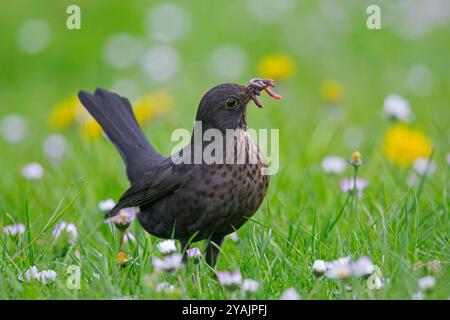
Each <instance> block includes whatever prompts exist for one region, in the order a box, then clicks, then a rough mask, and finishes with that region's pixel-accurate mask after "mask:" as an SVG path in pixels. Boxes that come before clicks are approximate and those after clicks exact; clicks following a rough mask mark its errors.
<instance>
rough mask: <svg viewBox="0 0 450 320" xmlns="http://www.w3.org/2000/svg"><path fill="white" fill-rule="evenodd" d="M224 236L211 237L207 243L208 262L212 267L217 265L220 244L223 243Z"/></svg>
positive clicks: (206, 258) (206, 257)
mask: <svg viewBox="0 0 450 320" xmlns="http://www.w3.org/2000/svg"><path fill="white" fill-rule="evenodd" d="M223 239H224V237H222V236H220V237H215V236H213V237H211V239H209V240H208V244H207V245H206V256H205V260H206V263H208V264H209V266H210V267H211V268H215V267H216V262H217V256H218V255H219V251H220V246H221V245H222V242H223Z"/></svg>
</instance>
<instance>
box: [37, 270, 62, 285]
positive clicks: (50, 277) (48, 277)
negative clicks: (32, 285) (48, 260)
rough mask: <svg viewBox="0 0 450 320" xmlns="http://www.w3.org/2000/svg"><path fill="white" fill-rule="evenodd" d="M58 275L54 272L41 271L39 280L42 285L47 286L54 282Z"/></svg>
mask: <svg viewBox="0 0 450 320" xmlns="http://www.w3.org/2000/svg"><path fill="white" fill-rule="evenodd" d="M57 276H58V274H57V273H56V271H54V270H42V271H41V272H40V280H41V282H42V283H43V284H47V283H50V282H53V281H55V280H56V277H57Z"/></svg>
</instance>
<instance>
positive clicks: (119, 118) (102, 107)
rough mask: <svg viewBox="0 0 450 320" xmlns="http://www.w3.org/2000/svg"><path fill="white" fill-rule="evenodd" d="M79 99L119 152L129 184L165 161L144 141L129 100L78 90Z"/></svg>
mask: <svg viewBox="0 0 450 320" xmlns="http://www.w3.org/2000/svg"><path fill="white" fill-rule="evenodd" d="M78 98H79V99H80V101H81V103H82V104H83V105H84V107H85V108H86V109H87V111H89V113H90V114H91V115H92V116H93V117H94V118H95V120H97V122H98V123H99V124H100V126H101V127H102V128H103V130H104V132H105V133H106V135H107V136H108V138H109V139H110V140H111V142H112V143H113V144H114V145H115V147H116V148H117V150H118V151H119V153H120V155H121V157H122V159H123V161H124V162H125V165H126V171H127V175H128V180H130V182H131V184H135V183H136V182H137V181H139V180H140V179H142V178H143V177H144V176H145V174H146V173H147V172H148V171H149V170H151V169H152V168H154V167H155V166H156V165H158V163H159V162H160V161H162V160H163V159H164V158H163V157H162V156H161V155H160V154H159V153H158V152H157V151H156V150H155V149H154V148H153V146H152V145H151V144H150V143H149V141H148V140H147V139H146V137H145V135H144V133H143V132H142V130H141V128H140V126H139V124H138V123H137V121H136V118H135V116H134V114H133V110H132V108H131V104H130V102H129V101H128V99H126V98H124V97H121V96H119V95H118V94H115V93H112V92H109V91H106V90H103V89H97V90H96V91H95V93H94V94H93V95H92V94H89V93H87V92H84V91H80V92H79V93H78Z"/></svg>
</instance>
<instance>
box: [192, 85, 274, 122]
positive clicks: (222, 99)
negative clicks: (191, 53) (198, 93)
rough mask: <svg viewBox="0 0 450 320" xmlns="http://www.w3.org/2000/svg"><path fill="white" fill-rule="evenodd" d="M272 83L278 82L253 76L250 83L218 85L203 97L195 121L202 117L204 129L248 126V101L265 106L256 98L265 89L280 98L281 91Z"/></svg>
mask: <svg viewBox="0 0 450 320" xmlns="http://www.w3.org/2000/svg"><path fill="white" fill-rule="evenodd" d="M272 87H275V84H274V82H273V81H272V80H270V79H252V80H250V82H249V84H248V85H247V86H242V85H239V84H235V83H225V84H220V85H218V86H215V87H214V88H212V89H210V90H209V91H208V92H207V93H206V94H205V95H204V96H203V98H202V100H201V101H200V104H199V106H198V110H197V117H196V121H201V122H202V126H203V128H204V129H209V128H216V129H219V130H226V129H246V127H247V104H248V103H249V101H251V100H252V101H253V102H254V103H255V104H256V106H257V107H259V108H262V105H261V103H260V102H259V100H258V98H257V97H258V96H259V95H260V94H261V92H262V91H265V92H267V93H268V94H269V95H270V96H271V97H272V98H274V99H281V96H280V95H278V94H276V93H274V92H272V90H271V89H270V88H272Z"/></svg>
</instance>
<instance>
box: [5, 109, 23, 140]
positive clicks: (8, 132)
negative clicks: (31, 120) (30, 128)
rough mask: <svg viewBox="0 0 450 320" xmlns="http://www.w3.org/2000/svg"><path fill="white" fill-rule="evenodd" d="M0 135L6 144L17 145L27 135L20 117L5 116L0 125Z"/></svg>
mask: <svg viewBox="0 0 450 320" xmlns="http://www.w3.org/2000/svg"><path fill="white" fill-rule="evenodd" d="M0 133H1V135H2V137H3V138H4V139H5V140H6V142H8V143H13V144H14V143H19V142H21V141H22V140H23V138H24V137H25V135H26V133H27V123H26V121H25V119H24V118H23V117H22V116H20V115H17V114H10V115H7V116H5V117H4V118H3V119H2V121H1V123H0Z"/></svg>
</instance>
